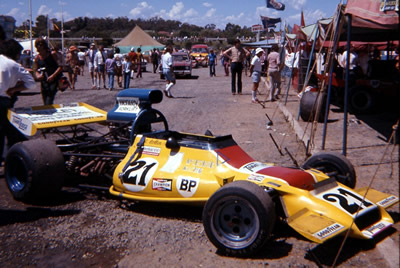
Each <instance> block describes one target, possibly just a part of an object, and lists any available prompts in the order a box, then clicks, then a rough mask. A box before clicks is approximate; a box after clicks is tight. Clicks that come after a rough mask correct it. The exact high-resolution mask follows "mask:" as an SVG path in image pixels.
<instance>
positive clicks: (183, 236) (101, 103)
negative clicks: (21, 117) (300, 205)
mask: <svg viewBox="0 0 400 268" xmlns="http://www.w3.org/2000/svg"><path fill="white" fill-rule="evenodd" d="M193 73H194V76H193V77H192V79H178V80H177V85H176V86H175V87H174V88H173V89H172V90H173V91H172V92H173V94H174V96H175V98H174V99H165V100H164V101H163V102H162V103H161V104H157V105H154V107H155V108H156V109H158V110H160V111H161V112H163V113H164V115H165V116H166V118H167V120H168V123H169V126H170V129H172V130H177V131H184V132H189V133H204V132H205V131H206V130H207V129H209V130H211V131H212V132H213V134H214V135H225V134H232V135H233V137H234V139H235V140H236V141H237V142H238V144H239V145H240V146H241V147H242V148H243V149H244V150H245V151H246V152H248V153H249V154H250V155H251V156H252V157H253V158H255V159H257V160H260V161H264V162H274V163H277V164H279V165H283V166H293V162H292V160H291V158H290V156H289V155H288V153H286V151H285V150H284V148H287V150H288V151H289V152H290V153H291V155H292V156H293V157H295V158H296V160H297V161H298V162H299V163H302V162H303V161H304V159H305V150H304V145H303V143H301V142H299V141H298V139H297V138H296V135H295V134H294V131H293V129H292V127H291V125H290V122H287V118H286V117H285V116H283V114H282V113H281V111H280V110H279V108H278V106H277V103H268V104H267V106H266V107H265V109H263V108H262V107H261V106H260V105H257V104H252V103H251V102H250V98H251V92H250V88H251V80H250V78H248V77H246V78H245V77H244V81H243V85H244V91H243V92H244V94H243V95H242V96H238V95H236V96H232V95H231V94H230V77H225V76H223V75H222V73H223V71H222V69H221V67H220V66H217V75H218V76H217V77H213V78H210V77H209V76H208V69H206V68H200V69H195V70H194V72H193ZM131 85H132V86H133V87H138V88H158V89H162V88H163V87H164V82H163V81H161V80H159V76H158V75H157V74H152V73H148V72H146V73H144V74H143V78H142V79H136V78H135V79H134V80H133V81H132V83H131ZM90 88H91V86H90V83H89V77H88V73H87V72H85V76H79V78H78V83H77V89H76V90H75V91H70V90H68V91H66V92H64V93H58V95H57V97H56V103H68V102H72V101H83V102H86V103H89V104H91V105H93V106H96V107H99V108H102V109H103V110H109V109H111V108H112V107H113V106H114V101H115V95H116V94H117V92H118V91H119V89H116V90H114V91H108V90H104V89H102V90H91V89H90ZM36 91H38V90H36ZM260 91H261V92H262V93H263V94H264V95H262V96H260V97H262V98H263V97H264V96H265V87H263V86H261V88H260ZM292 95H293V94H292ZM40 104H41V100H40V95H36V96H24V97H21V98H20V100H19V101H18V102H17V104H16V107H25V106H34V105H40ZM266 114H267V115H268V116H269V117H270V118H271V119H272V121H273V125H272V128H271V129H270V130H267V129H266V124H267V122H268V121H269V120H268V118H267V116H266ZM270 134H272V137H273V138H274V139H275V141H276V143H277V144H278V146H279V147H281V148H282V152H283V156H282V155H281V154H280V152H279V151H278V150H277V148H276V147H275V145H274V143H273V141H272V139H271V136H270ZM371 142H372V141H371ZM350 146H351V145H350ZM397 148H398V146H397ZM396 150H397V162H396V161H394V164H393V163H392V165H394V166H395V167H394V171H395V172H394V174H391V176H392V177H391V180H390V183H388V181H387V180H383V179H382V178H381V177H380V178H379V179H378V180H377V184H374V188H376V189H378V190H383V189H385V190H387V191H388V192H391V193H393V194H398V164H399V163H398V149H396ZM368 152H370V153H371V152H374V148H371V149H370V150H369V151H368ZM395 152H396V151H395ZM363 157H364V155H363V154H361V155H360V156H359V158H363ZM354 158H357V157H354ZM359 158H357V159H358V162H357V166H356V170H357V172H358V178H362V176H364V175H366V174H370V173H371V172H373V167H372V166H371V165H368V166H367V167H368V168H365V166H363V163H362V161H361V159H359ZM370 158H371V154H369V158H368V159H370ZM372 158H373V157H372ZM374 160H376V162H379V156H378V155H376V157H375V158H374ZM352 161H353V160H352ZM368 161H369V160H368ZM396 169H397V171H396ZM386 171H387V170H386ZM392 173H393V172H392ZM0 174H2V171H0ZM362 184H365V182H362ZM391 185H392V187H391ZM390 211H391V214H392V216H393V217H394V218H395V221H396V224H395V226H394V228H392V229H390V230H389V231H388V232H387V233H386V234H385V236H383V237H382V238H379V239H377V240H375V241H361V240H354V239H348V240H347V241H346V243H345V245H344V247H343V250H342V253H341V254H340V257H339V258H338V261H337V265H339V266H340V267H379V266H380V267H390V265H391V264H390V263H388V262H387V260H386V259H385V258H384V257H383V255H382V254H381V253H380V252H379V250H377V247H376V243H381V241H383V242H384V241H385V240H387V239H391V241H394V242H395V244H396V245H398V233H397V230H396V229H399V223H398V218H399V217H398V215H399V208H398V206H396V207H395V208H393V209H391V210H390ZM201 212H202V208H201V207H188V206H183V205H170V204H169V205H167V204H157V203H137V202H132V201H127V200H120V199H117V198H113V197H111V196H110V195H109V194H108V191H107V190H106V189H105V190H101V189H97V190H94V189H88V188H69V187H65V188H64V189H63V191H62V193H61V194H60V195H59V196H58V197H57V198H56V199H55V200H53V202H52V203H51V204H48V203H46V204H43V203H36V204H24V203H21V202H16V201H15V200H13V199H12V198H11V195H10V194H9V192H8V190H7V187H6V183H5V180H4V176H2V175H0V240H1V241H2V242H1V244H0V267H267V266H268V267H322V266H323V267H328V266H332V263H333V261H334V259H335V257H336V255H337V252H338V250H339V248H340V246H341V243H342V238H338V239H334V240H332V241H329V242H328V243H326V244H324V245H316V244H314V243H311V242H309V241H307V240H305V239H304V238H302V237H301V236H300V235H298V234H297V233H296V232H294V231H293V230H291V229H290V228H289V227H288V226H287V225H285V224H283V223H278V224H277V225H276V228H275V231H274V237H273V240H272V241H271V242H270V243H269V244H268V245H267V246H266V248H265V250H263V251H262V252H261V253H259V255H257V256H254V257H252V258H248V259H239V258H231V257H225V256H221V255H219V253H218V251H216V249H215V247H214V246H213V245H212V244H211V243H210V242H209V241H208V239H207V237H206V235H205V233H204V230H203V225H202V223H201ZM383 242H382V243H383ZM392 265H393V264H392Z"/></svg>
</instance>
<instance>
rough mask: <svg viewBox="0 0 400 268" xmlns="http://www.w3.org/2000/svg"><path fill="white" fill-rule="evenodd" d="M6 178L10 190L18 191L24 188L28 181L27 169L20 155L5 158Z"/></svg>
mask: <svg viewBox="0 0 400 268" xmlns="http://www.w3.org/2000/svg"><path fill="white" fill-rule="evenodd" d="M6 179H7V184H8V187H9V188H10V190H11V191H12V192H19V191H22V190H23V189H24V188H25V185H26V183H27V181H28V170H27V169H26V167H25V162H24V160H23V159H22V158H21V157H19V156H12V157H10V158H8V159H7V163H6Z"/></svg>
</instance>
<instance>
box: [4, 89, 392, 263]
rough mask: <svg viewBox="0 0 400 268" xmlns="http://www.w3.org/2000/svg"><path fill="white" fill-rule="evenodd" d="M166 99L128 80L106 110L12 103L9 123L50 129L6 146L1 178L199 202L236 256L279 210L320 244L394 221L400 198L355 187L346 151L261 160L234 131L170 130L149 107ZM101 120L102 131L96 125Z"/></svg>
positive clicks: (262, 239)
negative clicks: (280, 162)
mask: <svg viewBox="0 0 400 268" xmlns="http://www.w3.org/2000/svg"><path fill="white" fill-rule="evenodd" d="M162 98H163V94H162V92H161V91H160V90H151V89H127V90H123V91H121V92H119V93H118V95H117V99H116V105H115V107H114V108H113V109H112V110H111V111H109V112H108V113H106V112H104V111H102V110H100V109H97V108H95V107H92V106H90V105H87V104H84V103H75V104H69V105H53V106H41V107H32V108H25V109H13V110H10V111H9V120H10V122H12V123H13V124H14V126H16V127H17V128H18V129H20V130H21V131H22V132H23V133H25V134H26V135H28V136H31V135H34V134H35V133H36V131H37V130H41V129H44V130H45V131H43V133H44V136H45V137H47V139H31V140H28V141H25V142H22V143H18V144H16V145H14V146H13V147H12V148H11V149H10V150H9V152H8V154H7V156H6V164H5V178H6V181H7V185H8V188H9V189H10V191H11V193H12V195H13V196H14V198H16V199H18V200H23V201H27V202H29V201H30V200H32V199H33V198H38V197H42V196H49V195H54V194H56V193H57V192H59V191H60V189H61V187H62V186H63V185H64V184H65V181H66V180H76V178H78V183H90V184H94V185H104V184H106V185H108V187H109V191H110V193H111V194H112V195H114V196H118V197H121V198H126V199H131V200H136V201H147V202H170V203H190V204H200V205H204V209H203V224H204V229H205V232H206V234H207V236H208V238H209V239H210V241H211V242H212V243H213V244H214V245H215V246H216V247H217V248H218V249H219V250H220V251H221V252H222V253H225V254H227V255H234V256H249V255H252V254H254V253H256V252H257V251H259V250H260V249H261V248H262V247H263V246H264V245H265V244H266V243H267V241H268V239H269V237H270V235H271V232H272V231H273V227H274V224H275V223H276V221H277V220H278V219H283V220H284V221H285V222H287V224H288V225H289V226H291V227H292V228H293V229H294V230H295V231H297V232H298V233H300V234H301V235H303V236H304V237H306V238H307V239H309V240H312V241H314V242H316V243H323V242H325V241H327V240H329V239H331V238H333V237H336V236H338V235H342V234H345V233H346V232H349V235H350V236H352V237H356V238H361V239H371V238H373V237H374V236H376V235H377V234H378V233H381V232H382V231H383V230H385V229H387V228H389V227H390V226H391V225H392V224H393V220H392V218H391V217H390V215H389V214H388V212H387V211H386V210H385V208H388V207H390V206H391V205H393V204H395V203H397V202H398V201H399V199H398V197H396V196H393V195H390V194H384V193H381V192H379V191H377V190H373V189H366V188H361V189H353V188H354V186H355V184H356V177H355V172H354V168H353V166H352V165H351V163H350V162H349V161H348V160H347V159H346V158H344V157H343V156H342V155H339V154H335V153H319V154H315V155H313V156H312V157H311V158H309V159H308V160H307V161H306V162H305V163H304V165H303V166H302V168H291V167H280V166H276V165H274V164H272V163H262V162H259V161H256V160H254V159H252V158H251V157H250V156H249V155H248V154H247V153H246V152H244V151H243V150H242V149H241V148H240V147H239V146H238V144H237V143H236V142H235V141H234V140H233V138H232V136H231V135H226V136H213V135H212V134H211V133H210V132H207V133H206V134H205V135H195V134H189V133H182V132H176V131H172V130H169V128H168V123H167V120H166V118H165V117H164V115H163V114H162V113H161V112H160V111H158V110H156V109H153V108H152V104H154V103H159V102H161V101H162ZM93 123H96V124H99V126H100V127H99V128H97V127H92V126H90V125H91V124H93ZM104 126H108V132H106V133H104V134H99V133H100V129H101V127H103V128H104ZM55 137H58V138H55Z"/></svg>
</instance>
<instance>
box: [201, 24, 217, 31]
mask: <svg viewBox="0 0 400 268" xmlns="http://www.w3.org/2000/svg"><path fill="white" fill-rule="evenodd" d="M204 28H206V29H207V30H215V29H216V28H217V26H216V25H215V24H207V25H206V26H205V27H204Z"/></svg>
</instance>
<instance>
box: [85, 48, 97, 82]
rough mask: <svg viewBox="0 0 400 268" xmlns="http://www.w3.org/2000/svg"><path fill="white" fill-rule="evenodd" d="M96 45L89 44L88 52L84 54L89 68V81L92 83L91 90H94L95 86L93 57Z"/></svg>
mask: <svg viewBox="0 0 400 268" xmlns="http://www.w3.org/2000/svg"><path fill="white" fill-rule="evenodd" d="M96 52H97V50H96V45H95V44H94V43H91V44H90V48H89V50H88V51H87V52H86V56H87V57H88V59H89V61H88V68H89V73H90V79H91V81H92V89H95V88H96V84H97V77H95V72H94V56H95V55H96Z"/></svg>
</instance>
